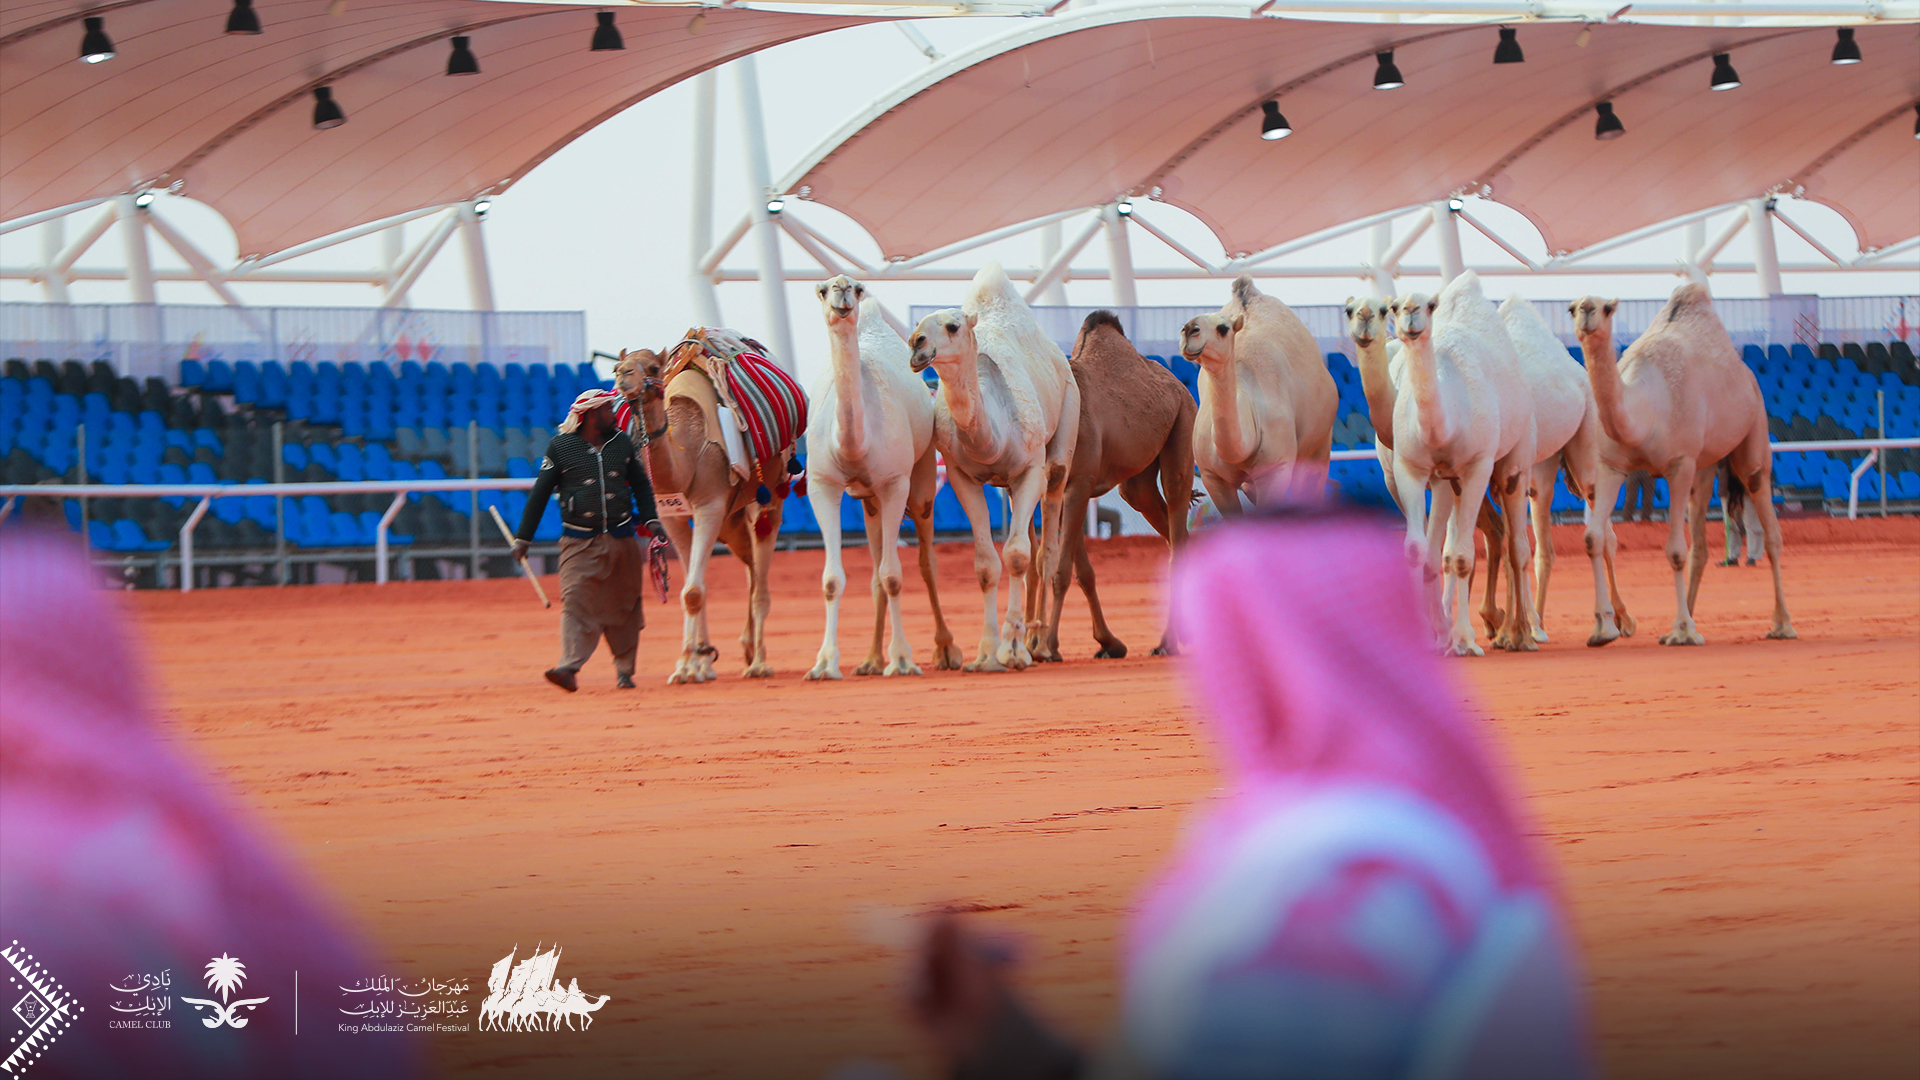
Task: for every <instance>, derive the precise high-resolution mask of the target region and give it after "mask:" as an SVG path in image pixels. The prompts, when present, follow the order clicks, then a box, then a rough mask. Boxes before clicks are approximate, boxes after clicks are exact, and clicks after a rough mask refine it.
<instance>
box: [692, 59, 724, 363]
mask: <svg viewBox="0 0 1920 1080" xmlns="http://www.w3.org/2000/svg"><path fill="white" fill-rule="evenodd" d="M719 92H720V76H719V75H717V74H715V73H714V72H712V71H710V70H709V71H703V72H701V73H700V74H698V75H695V76H694V77H693V198H692V203H693V205H692V206H691V207H689V209H690V210H691V211H692V213H693V221H692V224H691V227H690V228H689V229H688V230H687V231H688V234H689V235H690V236H691V238H692V241H693V243H692V252H691V254H690V255H689V256H688V259H689V264H688V265H689V268H690V271H691V273H690V275H689V276H690V278H691V285H692V292H693V310H694V314H695V316H696V317H697V318H698V319H699V320H700V325H702V326H719V325H720V296H719V292H718V290H716V289H715V288H714V287H713V275H712V274H711V273H708V272H707V271H704V270H702V269H701V268H700V264H701V263H702V262H703V261H705V259H706V257H707V251H708V250H709V249H710V248H712V247H713V125H714V110H715V99H716V98H717V97H718V96H719Z"/></svg>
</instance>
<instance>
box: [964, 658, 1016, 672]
mask: <svg viewBox="0 0 1920 1080" xmlns="http://www.w3.org/2000/svg"><path fill="white" fill-rule="evenodd" d="M961 670H962V671H986V672H991V671H1005V670H1007V666H1006V665H1005V664H1002V663H1001V662H1000V661H999V660H996V659H994V658H993V657H991V656H982V657H980V658H979V659H977V660H974V661H973V662H972V663H970V664H965V665H962V667H961Z"/></svg>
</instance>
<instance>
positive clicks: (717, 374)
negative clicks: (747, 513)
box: [663, 327, 807, 482]
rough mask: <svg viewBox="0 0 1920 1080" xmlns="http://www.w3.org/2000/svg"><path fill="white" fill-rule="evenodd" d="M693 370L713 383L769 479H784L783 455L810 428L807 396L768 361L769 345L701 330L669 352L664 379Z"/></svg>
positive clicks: (728, 333)
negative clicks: (781, 466) (782, 472)
mask: <svg viewBox="0 0 1920 1080" xmlns="http://www.w3.org/2000/svg"><path fill="white" fill-rule="evenodd" d="M688 367H698V368H699V369H700V370H701V371H703V372H705V373H706V375H707V379H708V381H710V382H712V383H713V387H714V389H715V391H717V392H718V393H719V395H720V403H721V404H722V405H725V406H726V407H727V409H728V411H729V412H731V413H732V415H733V418H734V422H735V423H736V424H737V425H738V426H739V428H740V431H741V432H742V433H743V434H744V435H745V436H746V441H747V447H746V449H747V450H748V452H749V456H750V457H751V458H752V461H753V463H755V464H757V465H759V466H760V470H761V474H762V476H763V478H766V479H768V480H769V482H771V480H772V479H775V478H778V477H779V476H780V475H781V474H780V472H779V470H778V468H777V466H778V463H779V458H780V455H781V454H784V453H786V452H787V451H788V450H789V449H791V448H792V447H793V444H794V443H795V442H797V441H798V440H799V438H800V435H801V433H802V432H804V431H806V430H807V395H806V392H805V391H804V390H802V389H801V388H800V383H799V382H798V381H796V380H795V379H794V377H793V376H791V375H789V374H787V373H786V372H785V371H782V370H781V369H780V368H779V366H778V365H776V364H774V362H773V361H771V360H769V359H767V349H766V346H764V345H761V344H760V343H759V342H757V341H754V340H753V339H752V338H746V337H741V336H740V335H738V334H736V333H734V332H733V331H731V330H722V329H717V328H714V327H695V328H694V329H692V330H689V331H687V334H686V336H685V337H684V338H683V339H682V340H681V341H680V343H679V344H678V345H675V346H674V347H673V348H672V349H670V350H668V352H667V366H666V371H665V375H664V380H663V381H665V382H668V383H671V382H672V381H673V377H674V376H676V375H678V374H680V373H681V372H682V371H685V370H686V369H687V368H688ZM735 465H736V467H742V466H745V465H747V463H746V462H736V463H735ZM741 471H742V472H745V471H747V470H746V469H745V468H741Z"/></svg>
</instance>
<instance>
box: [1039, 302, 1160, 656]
mask: <svg viewBox="0 0 1920 1080" xmlns="http://www.w3.org/2000/svg"><path fill="white" fill-rule="evenodd" d="M1069 363H1070V364H1071V365H1072V368H1073V379H1074V382H1076V383H1077V384H1079V387H1080V438H1079V441H1078V442H1077V443H1075V444H1074V449H1073V464H1072V466H1071V467H1070V468H1069V470H1068V472H1067V493H1066V505H1065V511H1064V513H1065V515H1066V516H1065V520H1064V522H1063V523H1062V525H1061V528H1060V533H1061V538H1062V539H1061V543H1062V544H1063V545H1064V547H1063V549H1062V550H1061V552H1060V559H1059V561H1058V563H1057V567H1058V568H1057V569H1056V570H1055V572H1054V575H1053V615H1052V618H1050V619H1048V620H1047V624H1046V628H1045V635H1044V637H1042V636H1041V628H1040V627H1038V626H1035V627H1034V628H1033V635H1034V637H1033V643H1032V646H1031V651H1032V653H1033V658H1034V659H1035V660H1059V659H1060V612H1061V609H1062V608H1064V607H1065V606H1066V596H1067V571H1068V566H1067V562H1068V560H1069V559H1071V560H1072V563H1073V567H1072V569H1073V572H1074V573H1075V575H1076V576H1077V577H1078V578H1079V581H1080V591H1081V592H1082V593H1083V594H1085V595H1086V598H1087V608H1088V610H1089V611H1091V612H1092V614H1093V636H1094V640H1096V641H1098V642H1099V643H1100V651H1099V652H1097V653H1094V656H1095V657H1096V658H1103V657H1116V658H1117V657H1122V656H1125V655H1127V646H1126V643H1125V642H1123V641H1121V640H1120V639H1119V638H1118V637H1115V636H1114V633H1113V631H1112V629H1110V628H1109V627H1108V626H1107V620H1106V618H1105V616H1103V615H1102V614H1101V611H1100V596H1099V594H1098V593H1096V592H1095V591H1094V584H1093V562H1092V560H1091V559H1089V558H1088V557H1087V528H1086V518H1087V501H1088V500H1089V499H1092V498H1094V497H1096V496H1099V495H1103V494H1105V493H1106V492H1108V491H1111V490H1113V489H1114V488H1115V487H1116V486H1117V487H1118V488H1119V489H1120V497H1121V498H1123V499H1125V500H1127V504H1128V505H1129V506H1132V507H1133V508H1134V509H1135V510H1138V511H1140V513H1141V514H1142V515H1144V516H1145V517H1146V519H1147V523H1148V524H1150V525H1152V526H1153V529H1154V531H1155V532H1157V533H1159V534H1160V535H1161V537H1162V538H1164V539H1165V540H1166V541H1167V546H1168V549H1169V550H1171V551H1178V550H1179V549H1180V547H1181V545H1183V544H1185V543H1186V542H1187V507H1188V506H1189V505H1190V504H1191V503H1192V502H1193V422H1194V415H1195V412H1196V406H1195V405H1194V401H1193V397H1192V396H1191V395H1189V394H1188V393H1187V388H1186V387H1184V386H1182V385H1180V380H1179V379H1178V378H1176V377H1175V376H1174V374H1173V373H1172V372H1171V371H1168V370H1167V369H1166V368H1163V367H1161V366H1160V365H1159V364H1156V363H1154V362H1152V361H1151V360H1148V359H1147V358H1146V357H1144V356H1141V355H1140V353H1139V351H1138V350H1136V349H1135V348H1134V347H1133V343H1132V342H1130V341H1128V340H1127V335H1126V331H1124V330H1122V329H1121V328H1120V320H1119V319H1118V318H1116V317H1115V316H1114V314H1113V313H1112V312H1111V311H1096V312H1094V313H1093V314H1091V315H1089V316H1087V320H1086V322H1084V323H1082V324H1081V326H1080V336H1079V338H1078V340H1076V341H1075V342H1074V344H1073V355H1072V356H1071V357H1070V358H1069ZM1030 580H1031V583H1032V584H1031V591H1034V592H1037V591H1038V587H1039V585H1040V580H1039V579H1038V578H1037V577H1036V578H1032V579H1030ZM1038 599H1039V598H1038V597H1035V600H1038ZM1028 606H1029V608H1030V609H1031V610H1033V611H1036V612H1038V611H1042V610H1044V609H1043V608H1042V607H1041V606H1040V605H1039V604H1038V603H1034V602H1030V603H1029V605H1028ZM1172 647H1173V631H1172V629H1171V628H1169V629H1168V630H1167V631H1166V632H1165V633H1164V634H1162V636H1161V638H1160V644H1159V645H1156V646H1155V647H1154V650H1153V652H1154V655H1155V656H1164V655H1166V654H1167V653H1168V652H1169V651H1171V649H1172Z"/></svg>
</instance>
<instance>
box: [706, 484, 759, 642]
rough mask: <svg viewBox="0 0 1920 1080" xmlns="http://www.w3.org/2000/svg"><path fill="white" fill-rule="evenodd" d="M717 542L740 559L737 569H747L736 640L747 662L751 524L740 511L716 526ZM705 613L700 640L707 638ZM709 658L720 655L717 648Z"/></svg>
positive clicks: (750, 634) (750, 616) (750, 637)
mask: <svg viewBox="0 0 1920 1080" xmlns="http://www.w3.org/2000/svg"><path fill="white" fill-rule="evenodd" d="M720 542H721V543H723V544H725V545H727V551H728V552H729V553H730V554H732V555H733V557H734V558H736V559H739V560H740V568H741V569H742V570H745V571H746V572H747V597H748V599H747V606H746V609H745V610H744V611H743V612H742V613H741V616H742V617H741V620H740V637H739V638H738V639H737V640H738V641H739V642H740V662H741V663H742V664H751V663H753V599H752V597H753V523H752V522H750V521H748V520H747V518H746V515H745V514H744V513H740V514H734V515H732V516H730V517H728V518H727V520H726V521H724V522H722V523H721V525H720ZM707 614H711V612H708V613H707ZM707 614H702V615H701V627H700V634H701V639H702V640H708V639H707V637H706V634H707V627H706V619H707ZM713 658H714V659H715V660H718V659H719V658H720V652H719V650H718V649H716V650H714V652H713Z"/></svg>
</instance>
